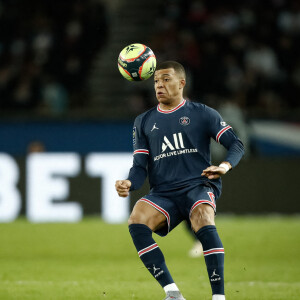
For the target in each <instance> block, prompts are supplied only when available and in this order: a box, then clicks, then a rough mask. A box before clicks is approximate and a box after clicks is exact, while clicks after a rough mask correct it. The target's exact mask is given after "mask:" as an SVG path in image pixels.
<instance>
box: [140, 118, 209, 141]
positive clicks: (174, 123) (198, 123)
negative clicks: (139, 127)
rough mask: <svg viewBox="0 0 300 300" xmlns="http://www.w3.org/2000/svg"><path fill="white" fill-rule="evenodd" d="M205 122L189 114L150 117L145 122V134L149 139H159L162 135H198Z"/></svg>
mask: <svg viewBox="0 0 300 300" xmlns="http://www.w3.org/2000/svg"><path fill="white" fill-rule="evenodd" d="M204 126H205V124H204V123H203V121H202V120H201V119H199V118H196V117H195V116H193V115H189V114H184V113H183V114H179V113H176V114H170V115H158V116H154V117H151V118H149V119H148V120H147V122H146V123H145V127H144V128H145V134H146V136H147V139H148V140H149V141H159V140H162V139H164V137H170V138H173V137H174V136H175V137H176V136H178V134H179V136H180V135H184V136H189V137H192V136H199V135H201V132H203V129H204Z"/></svg>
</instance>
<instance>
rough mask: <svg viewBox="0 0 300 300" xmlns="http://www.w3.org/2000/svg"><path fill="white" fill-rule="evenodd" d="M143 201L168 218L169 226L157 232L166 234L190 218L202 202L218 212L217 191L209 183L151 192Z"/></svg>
mask: <svg viewBox="0 0 300 300" xmlns="http://www.w3.org/2000/svg"><path fill="white" fill-rule="evenodd" d="M139 201H143V202H146V203H148V204H150V205H151V206H153V207H154V208H155V209H157V210H158V211H160V212H161V213H162V214H164V216H165V217H166V219H167V226H165V227H163V228H161V229H159V230H158V231H156V232H155V233H157V234H158V235H160V236H166V235H167V234H168V233H169V232H170V231H171V230H172V229H174V228H175V227H176V226H177V225H178V224H179V223H181V222H182V221H183V220H189V219H190V216H191V214H192V211H193V210H194V209H195V207H197V206H198V205H200V204H208V205H210V206H211V207H212V208H213V209H214V211H215V212H216V199H215V192H214V190H213V188H212V187H211V186H210V185H209V184H199V185H197V186H191V187H189V188H184V189H181V190H176V191H172V192H160V193H150V194H148V195H146V196H144V197H142V198H141V199H139V200H138V201H137V202H139Z"/></svg>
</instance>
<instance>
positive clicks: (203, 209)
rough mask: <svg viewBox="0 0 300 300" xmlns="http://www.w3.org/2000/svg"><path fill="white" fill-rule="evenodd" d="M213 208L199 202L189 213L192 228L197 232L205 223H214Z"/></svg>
mask: <svg viewBox="0 0 300 300" xmlns="http://www.w3.org/2000/svg"><path fill="white" fill-rule="evenodd" d="M214 219H215V218H214V210H213V208H212V207H211V206H209V205H206V204H201V205H199V206H197V207H196V208H195V209H194V210H193V212H192V215H191V223H192V228H193V230H194V231H195V232H197V231H198V230H199V229H200V228H202V227H204V226H207V225H215V220H214Z"/></svg>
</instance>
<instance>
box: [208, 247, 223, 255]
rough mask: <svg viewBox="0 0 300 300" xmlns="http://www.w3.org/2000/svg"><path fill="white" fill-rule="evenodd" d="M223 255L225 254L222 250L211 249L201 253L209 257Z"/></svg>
mask: <svg viewBox="0 0 300 300" xmlns="http://www.w3.org/2000/svg"><path fill="white" fill-rule="evenodd" d="M224 253H225V252H224V248H213V249H209V250H205V251H203V255H204V256H207V255H211V254H224Z"/></svg>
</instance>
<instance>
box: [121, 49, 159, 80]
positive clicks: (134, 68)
mask: <svg viewBox="0 0 300 300" xmlns="http://www.w3.org/2000/svg"><path fill="white" fill-rule="evenodd" d="M118 68H119V71H120V73H121V74H122V76H123V77H124V78H125V79H127V80H129V81H142V80H146V79H148V78H150V77H151V76H152V75H153V73H154V71H155V68H156V57H155V55H154V53H153V51H152V50H151V49H150V48H149V47H147V46H145V45H143V44H131V45H128V46H127V47H125V48H124V49H123V50H122V51H121V53H120V55H119V58H118Z"/></svg>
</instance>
